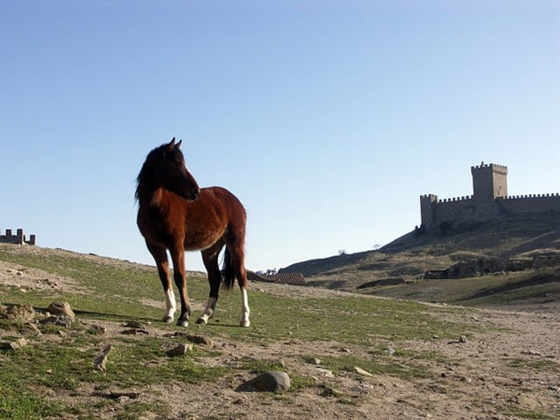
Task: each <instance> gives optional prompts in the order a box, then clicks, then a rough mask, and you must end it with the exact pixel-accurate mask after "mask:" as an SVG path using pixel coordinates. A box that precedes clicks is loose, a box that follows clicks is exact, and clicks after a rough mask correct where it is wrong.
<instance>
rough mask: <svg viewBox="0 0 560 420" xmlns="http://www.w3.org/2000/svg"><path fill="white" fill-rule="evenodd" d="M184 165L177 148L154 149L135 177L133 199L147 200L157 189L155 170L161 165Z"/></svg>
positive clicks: (162, 147)
mask: <svg viewBox="0 0 560 420" xmlns="http://www.w3.org/2000/svg"><path fill="white" fill-rule="evenodd" d="M174 163H175V164H180V165H184V164H185V157H184V156H183V152H181V149H179V147H172V148H170V147H169V144H167V143H166V144H162V145H161V146H158V147H156V148H155V149H153V150H152V151H151V152H150V153H148V156H147V157H146V161H145V162H144V164H143V165H142V168H141V169H140V172H139V173H138V176H137V177H136V192H135V193H134V198H135V200H136V201H137V202H140V201H142V200H144V199H149V197H150V195H151V194H152V193H153V192H154V191H155V190H156V189H157V188H158V185H157V179H156V170H157V169H158V168H159V167H161V166H163V165H171V164H174Z"/></svg>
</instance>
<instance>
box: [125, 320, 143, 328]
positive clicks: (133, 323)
mask: <svg viewBox="0 0 560 420" xmlns="http://www.w3.org/2000/svg"><path fill="white" fill-rule="evenodd" d="M124 326H125V327H126V328H134V329H137V330H144V329H146V327H145V326H144V325H143V324H141V323H140V322H136V321H130V322H127V323H126V324H125V325H124Z"/></svg>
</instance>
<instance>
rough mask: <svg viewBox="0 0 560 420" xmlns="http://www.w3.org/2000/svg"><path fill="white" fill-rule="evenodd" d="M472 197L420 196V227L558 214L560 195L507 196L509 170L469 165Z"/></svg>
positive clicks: (493, 166) (503, 167)
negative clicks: (507, 215)
mask: <svg viewBox="0 0 560 420" xmlns="http://www.w3.org/2000/svg"><path fill="white" fill-rule="evenodd" d="M471 173H472V177H473V195H471V196H467V197H456V198H446V199H443V200H439V199H438V196H437V195H435V194H425V195H422V196H420V211H421V217H422V225H423V226H425V227H427V228H429V227H431V226H434V225H439V224H441V223H443V222H454V221H469V220H472V221H482V220H489V219H493V218H495V217H498V216H499V215H500V214H504V213H543V212H550V211H555V212H560V194H558V193H555V194H538V195H537V194H531V195H525V196H512V197H509V196H507V173H508V169H507V167H506V166H503V165H496V164H492V163H491V164H484V163H482V164H481V165H479V166H472V167H471Z"/></svg>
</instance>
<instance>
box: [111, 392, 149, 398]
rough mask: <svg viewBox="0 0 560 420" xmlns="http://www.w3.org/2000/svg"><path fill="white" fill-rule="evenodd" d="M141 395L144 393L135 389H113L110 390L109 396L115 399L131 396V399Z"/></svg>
mask: <svg viewBox="0 0 560 420" xmlns="http://www.w3.org/2000/svg"><path fill="white" fill-rule="evenodd" d="M141 395H142V393H141V392H135V391H131V392H126V391H111V392H109V397H110V398H115V399H120V398H129V399H132V400H135V399H136V398H138V397H140V396H141Z"/></svg>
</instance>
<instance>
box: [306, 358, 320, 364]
mask: <svg viewBox="0 0 560 420" xmlns="http://www.w3.org/2000/svg"><path fill="white" fill-rule="evenodd" d="M307 363H309V364H311V365H320V364H321V359H317V358H316V357H312V358H310V359H307Z"/></svg>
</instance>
